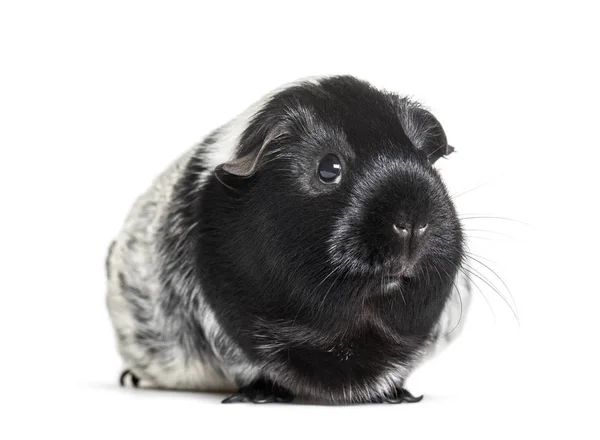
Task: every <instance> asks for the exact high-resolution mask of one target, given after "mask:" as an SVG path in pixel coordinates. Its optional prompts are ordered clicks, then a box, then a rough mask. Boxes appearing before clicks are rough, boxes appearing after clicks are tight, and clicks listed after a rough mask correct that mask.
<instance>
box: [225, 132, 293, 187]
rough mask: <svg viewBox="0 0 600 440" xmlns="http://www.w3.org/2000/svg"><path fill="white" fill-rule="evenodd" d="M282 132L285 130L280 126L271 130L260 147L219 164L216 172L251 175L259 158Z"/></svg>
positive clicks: (236, 175)
mask: <svg viewBox="0 0 600 440" xmlns="http://www.w3.org/2000/svg"><path fill="white" fill-rule="evenodd" d="M284 134H285V132H284V131H283V129H280V128H275V129H273V130H271V131H270V132H269V133H268V134H267V135H266V136H265V138H264V140H263V142H262V144H260V147H258V148H253V149H252V150H251V151H250V152H248V153H246V154H243V155H241V156H239V157H235V158H233V159H231V160H230V161H228V162H225V163H223V164H221V165H219V166H218V167H217V172H225V173H227V174H229V175H232V176H235V177H240V178H246V177H251V176H252V175H253V174H254V173H255V172H256V170H257V169H258V165H259V163H260V160H261V158H262V157H263V156H264V154H265V152H266V150H267V147H268V146H269V145H270V144H271V143H273V142H274V141H275V140H277V139H279V138H281V137H282V136H283V135H284Z"/></svg>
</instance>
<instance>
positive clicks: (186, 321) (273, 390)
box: [107, 77, 470, 403]
mask: <svg viewBox="0 0 600 440" xmlns="http://www.w3.org/2000/svg"><path fill="white" fill-rule="evenodd" d="M451 151H452V149H451V147H449V146H448V144H447V142H446V137H445V134H444V131H443V129H442V128H441V126H440V124H439V122H438V121H437V120H436V119H435V118H434V117H433V116H432V115H431V114H430V113H429V112H427V111H426V110H424V109H422V108H421V107H420V106H419V105H418V104H415V103H413V102H410V101H409V100H407V99H404V98H400V97H398V96H397V95H394V94H391V93H385V92H381V91H379V90H377V89H375V88H373V87H372V86H370V85H368V84H367V83H365V82H362V81H359V80H357V79H355V78H352V77H330V78H322V79H318V80H311V81H304V82H299V83H296V84H293V85H289V86H286V87H284V88H282V89H280V90H278V91H275V92H273V93H271V94H269V95H268V96H266V97H265V98H264V99H263V100H261V101H260V102H258V103H257V104H255V105H254V106H252V107H251V108H249V109H248V110H247V111H246V112H244V113H243V114H241V115H239V116H238V117H237V118H235V119H234V120H232V121H231V122H229V123H228V124H226V125H224V126H223V127H221V128H219V129H217V130H215V131H214V132H213V133H212V134H210V135H209V136H208V137H207V138H206V139H204V141H203V142H202V143H201V144H200V145H198V146H196V147H194V148H193V149H192V150H191V151H189V152H188V153H187V154H185V155H184V156H183V157H182V158H180V159H179V160H178V161H176V162H175V163H174V164H172V165H171V167H170V168H169V169H168V170H167V171H165V172H164V173H163V174H162V175H161V176H159V177H158V178H157V179H156V181H155V182H154V184H153V185H152V187H151V188H150V189H149V190H148V191H147V192H146V193H145V194H144V195H142V196H141V197H140V198H139V199H138V201H137V202H136V204H135V205H134V207H133V209H132V211H131V213H130V215H129V216H128V218H127V220H126V223H125V226H124V228H123V230H122V231H121V233H120V234H119V236H118V237H117V239H116V240H115V242H114V243H113V245H112V246H111V250H110V252H109V257H108V262H107V269H108V280H109V291H108V306H109V311H110V315H111V318H112V321H113V324H114V326H115V330H116V334H117V340H118V347H119V351H120V354H121V356H122V358H123V360H124V363H125V365H126V368H127V372H128V373H127V374H124V375H123V376H122V381H124V380H126V376H129V377H130V378H131V380H132V382H133V383H134V384H135V385H142V386H152V387H162V388H178V389H201V390H234V389H237V390H238V393H237V394H235V395H234V396H232V397H231V398H230V399H228V401H246V400H249V401H255V402H264V401H287V400H290V399H291V398H292V397H293V396H298V397H302V398H308V399H312V400H316V401H320V402H330V403H354V402H381V401H391V402H399V401H403V400H405V401H406V400H412V396H410V394H409V393H408V392H406V391H405V390H404V389H403V384H404V381H405V379H406V378H407V377H408V375H409V374H410V372H411V371H412V370H413V369H414V368H415V367H416V365H417V364H418V363H419V362H420V361H421V360H422V359H423V358H424V357H425V356H427V355H429V354H431V353H433V352H434V351H435V350H436V349H437V348H438V347H440V346H441V345H442V343H444V342H447V341H448V340H450V339H451V338H452V337H454V336H455V335H456V334H458V328H457V327H459V326H460V323H459V321H460V317H461V316H462V315H463V314H464V312H465V311H466V306H467V305H468V300H469V295H470V290H469V288H468V285H467V283H466V282H465V280H461V279H459V277H458V273H459V271H458V269H459V267H460V265H461V263H462V261H463V259H464V251H463V234H462V229H461V226H460V223H459V221H458V218H457V215H456V212H455V209H454V206H453V204H452V201H451V199H450V197H449V196H448V194H447V191H446V188H445V186H444V184H443V183H442V180H441V178H440V176H439V175H438V173H437V172H436V171H435V169H434V168H433V166H432V164H433V162H434V161H435V160H436V159H438V158H439V157H441V156H443V155H446V154H449V153H450V152H451ZM457 286H459V288H457ZM459 290H460V295H459ZM461 322H462V321H461Z"/></svg>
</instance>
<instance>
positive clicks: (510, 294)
mask: <svg viewBox="0 0 600 440" xmlns="http://www.w3.org/2000/svg"><path fill="white" fill-rule="evenodd" d="M469 258H470V259H471V260H473V261H475V262H477V263H479V264H481V265H482V266H483V267H485V268H486V269H487V270H489V271H490V272H491V273H492V274H493V275H494V276H495V277H496V278H497V279H498V280H500V282H501V283H502V285H503V286H504V288H505V289H506V291H507V292H508V295H509V296H510V299H511V301H512V303H513V305H514V307H515V312H516V313H517V315H518V307H517V303H516V301H515V298H514V296H513V294H512V292H511V290H510V288H509V287H508V285H507V284H506V283H505V282H504V280H503V279H502V277H500V275H498V273H497V272H496V271H495V270H493V269H492V268H491V267H489V266H488V265H487V264H485V263H483V262H481V261H480V260H479V259H478V258H476V257H475V256H473V255H471V256H470V257H469Z"/></svg>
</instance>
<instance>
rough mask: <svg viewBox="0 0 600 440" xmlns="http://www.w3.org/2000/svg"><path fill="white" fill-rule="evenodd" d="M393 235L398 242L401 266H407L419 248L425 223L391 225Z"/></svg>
mask: <svg viewBox="0 0 600 440" xmlns="http://www.w3.org/2000/svg"><path fill="white" fill-rule="evenodd" d="M392 227H393V230H394V233H395V235H396V236H397V238H398V239H399V241H400V243H399V244H400V246H401V247H400V254H401V255H400V257H401V259H402V261H404V263H403V264H408V263H409V262H410V261H411V260H412V259H413V258H412V257H413V255H414V253H415V250H416V249H417V247H418V246H419V242H420V241H421V238H422V237H423V235H424V234H425V232H426V231H427V228H428V227H429V225H428V224H427V223H417V224H416V225H415V224H413V223H410V222H396V223H394V224H393V225H392Z"/></svg>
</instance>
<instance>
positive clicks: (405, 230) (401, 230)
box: [393, 223, 412, 237]
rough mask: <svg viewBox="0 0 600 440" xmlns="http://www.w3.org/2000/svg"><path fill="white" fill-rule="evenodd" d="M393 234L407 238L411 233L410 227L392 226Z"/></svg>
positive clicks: (405, 225)
mask: <svg viewBox="0 0 600 440" xmlns="http://www.w3.org/2000/svg"><path fill="white" fill-rule="evenodd" d="M393 227H394V232H395V233H396V234H398V235H400V236H402V237H408V236H409V235H410V233H411V229H412V228H411V226H410V225H407V224H398V225H397V224H395V223H394V225H393Z"/></svg>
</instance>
